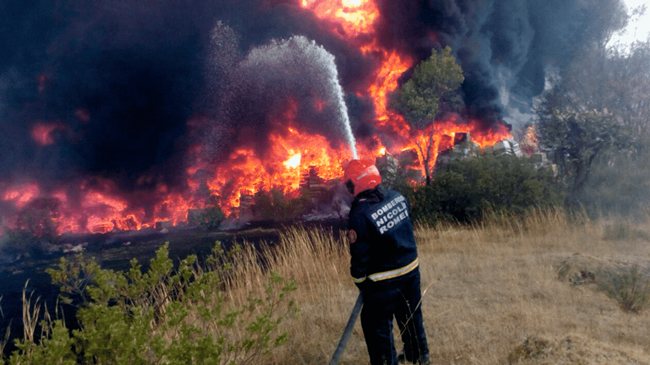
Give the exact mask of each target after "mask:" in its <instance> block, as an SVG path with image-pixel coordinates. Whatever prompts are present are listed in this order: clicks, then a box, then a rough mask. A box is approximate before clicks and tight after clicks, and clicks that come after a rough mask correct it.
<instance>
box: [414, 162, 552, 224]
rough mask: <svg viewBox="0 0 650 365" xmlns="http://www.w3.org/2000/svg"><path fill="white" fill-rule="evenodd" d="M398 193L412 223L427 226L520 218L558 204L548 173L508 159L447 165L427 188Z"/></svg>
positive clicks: (437, 170) (422, 187) (449, 163)
mask: <svg viewBox="0 0 650 365" xmlns="http://www.w3.org/2000/svg"><path fill="white" fill-rule="evenodd" d="M403 192H404V194H405V195H406V196H407V197H408V198H409V200H410V202H411V209H412V212H411V213H412V218H413V219H415V220H417V221H424V222H429V223H435V222H437V221H440V220H443V221H454V222H462V223H470V222H476V221H479V220H480V219H481V218H483V217H484V216H485V214H486V213H489V212H502V211H504V212H509V213H513V214H520V213H523V212H525V211H527V210H529V209H532V208H541V207H550V206H559V205H561V204H562V191H561V189H560V187H559V186H558V185H557V184H556V183H555V178H554V176H553V173H552V171H551V170H550V169H546V168H541V169H535V167H534V166H533V165H532V164H530V163H528V162H527V161H526V160H525V159H522V158H517V157H513V156H509V155H502V156H479V157H475V158H467V159H460V160H452V161H450V162H448V163H446V164H444V165H442V166H440V167H438V168H437V169H436V171H435V174H434V176H433V181H432V182H431V184H430V185H426V186H419V187H415V188H410V189H405V190H404V191H403Z"/></svg>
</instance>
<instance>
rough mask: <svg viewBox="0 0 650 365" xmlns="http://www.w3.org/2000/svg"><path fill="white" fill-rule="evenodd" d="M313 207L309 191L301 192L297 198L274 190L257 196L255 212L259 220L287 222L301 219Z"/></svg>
mask: <svg viewBox="0 0 650 365" xmlns="http://www.w3.org/2000/svg"><path fill="white" fill-rule="evenodd" d="M311 206H312V203H311V201H310V199H309V197H308V191H307V190H301V191H300V195H299V196H297V197H290V196H287V195H285V194H284V193H282V191H280V190H279V189H275V188H274V189H271V190H270V191H268V192H266V191H259V192H257V193H256V194H255V205H254V206H253V212H254V215H255V216H256V217H257V218H258V219H263V220H274V221H277V222H287V221H291V220H294V219H298V218H300V216H301V215H303V214H305V213H306V212H307V210H308V209H309V208H311Z"/></svg>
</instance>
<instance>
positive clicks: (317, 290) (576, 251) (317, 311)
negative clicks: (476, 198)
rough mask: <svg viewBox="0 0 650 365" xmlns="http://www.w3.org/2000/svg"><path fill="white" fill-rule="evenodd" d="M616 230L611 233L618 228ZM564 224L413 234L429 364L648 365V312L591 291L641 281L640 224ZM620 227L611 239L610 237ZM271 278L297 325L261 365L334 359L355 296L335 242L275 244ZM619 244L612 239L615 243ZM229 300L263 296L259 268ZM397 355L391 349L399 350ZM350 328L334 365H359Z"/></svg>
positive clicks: (357, 340) (310, 235)
mask: <svg viewBox="0 0 650 365" xmlns="http://www.w3.org/2000/svg"><path fill="white" fill-rule="evenodd" d="M617 224H618V223H617ZM611 225H612V223H605V222H587V223H585V224H581V225H578V226H572V225H571V224H569V223H568V220H567V218H566V217H565V216H564V215H563V214H561V213H557V212H550V213H548V212H547V213H538V214H534V215H532V216H530V217H527V218H525V219H518V220H514V219H509V218H508V217H503V216H501V217H499V216H495V217H494V219H493V220H492V221H491V222H489V223H486V224H482V225H479V226H475V227H464V228H463V227H455V226H440V227H436V228H419V229H418V230H417V231H416V236H417V241H418V247H419V251H420V260H421V273H422V283H423V291H424V304H423V305H424V308H423V311H424V321H425V327H426V330H427V334H428V336H429V344H430V349H431V355H432V359H433V360H434V363H437V364H507V363H516V364H563V363H566V364H569V363H571V364H573V363H584V364H650V340H649V339H650V333H649V330H648V329H649V328H650V309H648V308H646V310H643V311H640V312H639V313H631V312H626V311H624V310H623V309H621V307H620V306H619V304H618V303H617V302H616V301H615V300H614V299H612V298H611V297H609V296H608V295H607V294H606V293H605V292H604V291H603V290H600V289H599V285H598V281H599V275H602V273H610V274H611V273H612V272H613V271H612V270H608V269H607V268H608V267H618V268H620V267H628V266H631V265H637V266H638V267H639V268H641V271H642V272H643V269H644V268H645V273H646V274H647V272H648V268H650V246H649V245H648V242H647V238H646V237H648V236H647V235H644V234H640V233H639V232H650V223H647V224H646V225H645V226H644V225H639V224H635V225H631V224H629V223H625V227H627V228H626V229H629V230H631V232H632V233H631V234H626V233H625V232H622V233H620V232H619V233H618V234H617V235H615V237H613V236H614V235H612V228H611ZM620 229H621V228H620V224H619V225H618V226H616V227H615V229H614V231H617V232H618V231H620ZM282 237H283V238H282V242H281V244H280V245H279V248H280V250H279V251H276V253H277V256H276V262H275V263H274V264H273V265H272V268H273V270H275V271H277V272H279V273H280V274H281V275H283V276H284V277H286V278H293V279H295V280H297V282H298V290H297V292H294V295H295V299H296V301H297V302H298V306H299V307H300V309H301V312H300V314H299V315H297V316H296V317H295V318H291V319H290V320H288V321H286V322H285V326H286V328H285V329H286V330H287V331H289V334H290V336H291V340H290V342H289V343H288V344H287V345H285V346H283V347H282V348H280V349H278V350H275V351H274V352H273V353H272V356H271V358H270V359H269V360H268V363H269V364H323V363H327V362H328V361H329V359H330V356H331V355H332V353H333V352H334V350H335V347H336V345H337V343H338V340H339V337H340V335H341V331H342V330H343V328H344V326H345V323H346V321H347V318H348V316H349V313H350V310H351V309H352V307H353V305H354V301H355V299H356V296H357V293H358V292H357V289H356V288H355V287H354V285H353V284H352V282H351V280H350V278H349V257H348V253H347V248H346V247H345V243H342V242H338V241H336V240H334V239H333V238H332V234H331V232H330V233H328V232H318V231H309V232H308V231H304V230H299V229H295V230H290V231H288V232H286V233H285V234H283V236H282ZM619 238H620V239H619ZM254 267H255V265H251V268H250V269H248V271H247V272H245V273H244V274H242V275H243V277H241V278H239V280H237V281H236V282H239V283H242V285H241V286H240V287H239V288H238V289H237V290H233V291H232V293H231V295H232V296H233V299H236V298H237V297H238V296H239V297H241V298H244V297H245V296H246V293H248V292H249V291H256V290H259V289H260V288H262V285H263V282H264V279H261V277H262V276H263V275H262V274H261V272H262V271H261V269H260V268H259V266H257V268H254ZM398 350H399V346H398ZM367 359H368V356H367V353H366V349H365V343H364V342H363V335H362V333H361V328H360V325H359V323H357V325H356V327H355V330H354V333H353V336H352V338H351V340H350V342H349V343H348V346H347V348H346V351H345V354H344V356H343V359H342V361H341V364H367V363H368V360H367Z"/></svg>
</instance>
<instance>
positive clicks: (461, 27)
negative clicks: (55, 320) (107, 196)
mask: <svg viewBox="0 0 650 365" xmlns="http://www.w3.org/2000/svg"><path fill="white" fill-rule="evenodd" d="M377 3H378V6H379V9H380V11H381V17H380V23H379V25H378V35H379V43H380V45H382V46H383V47H386V48H387V49H395V50H398V51H400V52H403V53H406V54H409V55H411V56H412V57H414V58H415V59H417V60H423V59H425V58H427V57H429V56H430V55H431V50H432V49H433V48H441V47H443V46H445V45H450V46H452V48H453V50H454V53H455V54H456V56H457V57H458V60H459V62H460V64H461V66H462V67H463V70H464V73H465V78H466V81H465V83H464V84H463V86H462V93H463V98H464V102H465V110H464V114H465V115H466V116H467V118H477V119H479V120H482V121H484V122H485V125H486V127H489V126H490V125H492V124H493V123H496V122H498V121H500V120H502V117H503V115H504V113H505V109H504V107H503V105H501V104H500V99H499V89H500V85H499V82H498V80H499V72H500V70H507V71H508V73H509V75H511V76H510V80H509V83H508V85H509V89H508V90H509V92H510V93H511V94H512V95H516V96H518V97H520V98H522V99H523V100H525V101H530V99H531V98H532V97H533V96H535V95H537V94H539V93H540V92H541V91H542V90H543V85H544V77H545V72H546V70H547V68H548V67H549V66H553V67H560V68H561V67H563V65H566V64H567V63H568V62H569V61H570V60H571V59H572V58H573V57H576V56H579V54H577V52H576V51H577V50H579V49H580V47H582V46H584V45H585V44H588V43H593V42H598V41H601V40H602V39H604V37H605V36H607V35H608V34H609V32H611V30H613V29H616V28H617V27H621V26H622V25H623V22H624V18H625V17H624V8H623V7H622V4H621V3H620V1H619V0H549V1H538V0H528V1H525V0H499V1H497V0H483V1H475V0H456V1H451V0H430V1H422V0H408V1H395V0H390V1H389V0H384V1H377ZM294 35H299V36H304V37H305V38H306V39H308V40H313V41H315V42H316V44H318V45H320V46H322V47H323V48H324V49H325V50H327V52H329V53H330V54H332V55H333V56H334V57H335V63H336V66H337V71H338V75H339V79H340V82H341V85H342V86H343V89H344V91H345V92H346V102H347V104H348V108H349V111H350V119H351V123H352V128H353V132H354V134H355V135H356V136H361V137H363V136H366V135H368V134H371V133H373V132H374V127H373V123H372V121H373V118H374V115H373V111H372V103H371V101H370V100H366V99H363V98H361V97H358V96H356V92H358V91H360V90H363V88H364V87H366V86H367V85H368V84H369V82H371V81H372V80H371V79H372V75H373V72H374V71H375V69H376V67H377V60H376V59H373V57H370V56H364V55H363V54H362V53H361V52H360V51H359V50H358V48H357V47H355V46H353V45H351V44H350V43H348V42H347V41H345V40H343V39H341V38H340V37H338V36H337V35H336V34H335V33H334V32H332V31H331V30H330V25H328V24H326V23H324V22H322V21H320V20H319V19H317V18H316V17H315V16H314V15H313V14H312V13H311V12H309V11H305V10H303V9H301V8H300V6H299V1H298V0H286V1H282V0H236V1H235V0H232V1H224V0H222V1H217V0H142V1H125V0H95V1H81V0H59V1H52V0H32V1H17V0H7V1H2V2H0V129H1V133H0V149H1V151H2V153H1V155H0V183H12V182H20V181H23V180H25V181H28V180H35V181H37V182H38V183H39V185H40V186H42V187H43V188H44V189H45V190H47V189H48V188H54V187H57V186H60V185H61V184H65V183H67V182H70V181H78V180H80V179H84V178H86V177H88V176H96V177H102V178H106V179H109V180H111V181H113V182H114V183H115V186H116V187H117V190H119V191H121V192H124V193H125V194H133V193H134V192H137V191H141V190H144V191H146V190H153V189H155V187H156V186H157V185H158V184H160V183H164V184H165V185H166V186H169V187H171V188H172V189H174V188H177V189H183V188H184V185H183V184H184V181H185V172H184V171H185V168H186V167H187V155H188V151H189V150H190V149H191V148H192V146H194V145H195V144H201V143H209V145H210V146H211V148H210V149H211V150H212V151H213V152H214V151H216V152H218V153H216V152H215V156H225V155H226V154H227V152H228V151H229V150H231V149H232V148H234V147H236V144H237V143H239V142H241V141H248V142H250V140H251V139H252V140H253V141H252V142H251V143H254V144H255V146H256V148H258V150H259V152H260V153H262V152H263V150H264V149H265V144H266V143H268V141H267V139H266V138H265V137H266V134H267V133H268V131H269V130H271V129H272V127H273V125H272V123H277V118H274V116H275V115H277V114H278V113H280V112H281V110H282V108H283V107H285V106H286V100H287V95H291V96H292V97H294V98H296V99H297V101H298V102H299V105H301V109H299V110H298V118H297V120H298V121H305V125H304V126H303V127H304V128H306V129H309V130H311V131H313V132H316V133H319V134H322V135H325V136H327V137H328V138H329V139H330V142H331V143H332V144H333V145H336V144H340V143H342V138H343V134H341V133H340V131H339V129H338V128H339V126H338V124H337V123H333V122H331V119H333V118H334V117H331V116H332V115H333V114H332V113H334V111H331V113H329V114H326V115H327V116H328V117H327V118H325V119H327V120H325V119H323V118H321V119H318V118H316V119H314V118H313V117H314V116H315V115H316V114H315V113H314V110H313V105H314V104H313V102H314V98H321V96H322V95H324V91H323V90H324V88H325V86H323V85H322V84H321V83H323V82H325V80H324V78H323V77H320V76H318V75H316V74H315V72H316V73H318V70H317V69H313V68H311V69H309V68H308V67H307V68H306V69H303V68H301V67H294V68H293V69H290V70H289V72H288V71H287V69H286V68H285V69H283V70H276V69H274V67H273V65H274V63H272V62H271V63H267V64H266V65H265V66H264V67H263V68H257V69H256V68H255V67H244V66H242V65H244V63H245V62H246V59H247V57H250V56H249V55H250V52H251V50H254V49H259V48H260V47H265V45H268V44H269V42H271V40H272V39H279V40H282V39H289V38H290V37H292V36H294ZM276 64H277V63H276ZM302 65H305V63H303V64H302ZM294 66H295V64H294ZM260 70H263V72H264V74H265V75H266V77H264V78H260V77H254V76H253V75H254V74H256V73H257V72H259V71H260ZM313 90H316V92H314V91H313ZM301 101H306V102H307V103H304V104H303V103H300V102H301ZM303 105H304V106H303ZM198 117H202V118H204V119H203V120H205V121H207V122H204V123H203V124H202V125H201V126H200V127H198V128H199V129H201V130H199V131H197V130H196V128H195V127H190V126H189V124H191V123H188V121H189V120H191V119H192V118H198ZM330 117H331V118H330ZM306 121H311V122H310V123H307V122H306ZM38 123H41V124H48V125H56V128H55V129H54V130H53V131H52V133H51V137H52V139H53V143H50V144H47V145H41V144H39V143H36V142H35V141H34V139H33V138H32V135H31V131H32V128H33V127H34V125H36V124H38ZM216 124H218V125H216ZM242 127H245V128H242ZM251 131H253V132H254V133H253V134H250V133H251ZM206 141H207V142H206ZM0 186H1V185H0Z"/></svg>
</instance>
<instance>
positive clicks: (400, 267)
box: [348, 185, 418, 290]
mask: <svg viewBox="0 0 650 365" xmlns="http://www.w3.org/2000/svg"><path fill="white" fill-rule="evenodd" d="M348 229H349V231H348V237H349V239H350V254H351V265H350V273H351V275H352V278H353V279H354V282H355V283H356V284H357V286H358V287H359V288H360V289H361V290H373V289H380V287H382V286H385V285H389V283H390V282H391V281H392V279H395V278H399V277H402V276H405V275H407V274H409V273H412V272H414V271H416V270H415V269H416V268H417V267H418V254H417V249H416V247H415V238H414V237H413V225H412V223H411V219H410V212H409V202H408V200H407V199H406V198H405V197H404V196H403V195H401V194H400V193H398V192H397V191H394V190H387V189H384V188H383V187H382V186H381V185H378V186H377V187H376V188H375V189H372V190H366V191H363V192H361V193H360V194H359V195H357V196H356V198H355V199H354V201H353V202H352V208H351V210H350V215H349V220H348Z"/></svg>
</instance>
